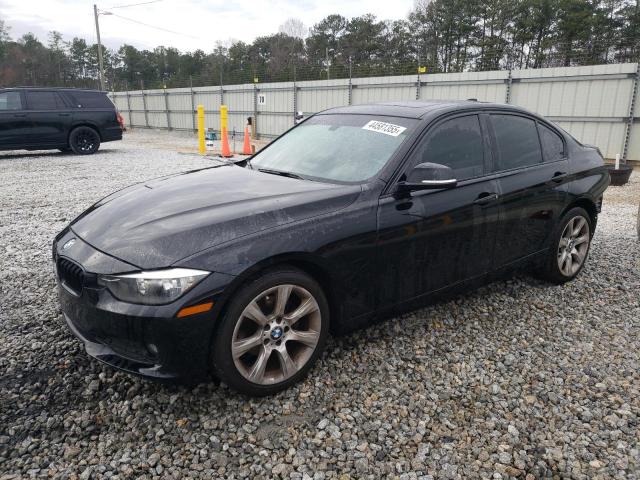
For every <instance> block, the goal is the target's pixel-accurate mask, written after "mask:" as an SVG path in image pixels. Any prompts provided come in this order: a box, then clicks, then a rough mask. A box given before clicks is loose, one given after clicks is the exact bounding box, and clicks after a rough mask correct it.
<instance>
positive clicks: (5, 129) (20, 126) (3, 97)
mask: <svg viewBox="0 0 640 480" xmlns="http://www.w3.org/2000/svg"><path fill="white" fill-rule="evenodd" d="M30 129H31V121H30V119H29V114H28V113H27V111H26V110H25V108H24V98H23V96H22V93H21V92H20V91H18V90H10V91H8V92H2V93H0V149H7V148H10V147H16V148H21V147H24V146H25V144H26V143H27V142H26V137H27V135H28V134H29V131H30Z"/></svg>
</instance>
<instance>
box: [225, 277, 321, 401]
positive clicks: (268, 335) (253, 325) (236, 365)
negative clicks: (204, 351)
mask: <svg viewBox="0 0 640 480" xmlns="http://www.w3.org/2000/svg"><path fill="white" fill-rule="evenodd" d="M328 331H329V307H328V304H327V300H326V297H325V295H324V292H323V291H322V288H321V287H320V286H319V285H318V283H317V282H316V281H315V280H314V279H313V278H311V277H310V276H309V275H307V274H305V273H304V272H301V271H299V270H297V269H294V268H279V269H277V270H272V271H269V272H266V273H265V274H263V275H262V276H260V277H259V278H257V279H255V280H253V281H252V282H250V283H249V284H248V285H246V286H244V287H243V288H242V289H241V290H240V291H239V292H238V293H237V294H236V295H235V296H234V297H233V299H232V300H231V302H230V304H229V306H228V308H227V309H226V313H225V314H224V316H223V318H222V320H221V324H220V326H219V328H218V330H217V332H216V335H215V337H214V339H213V344H212V362H213V369H214V373H215V374H216V375H217V376H218V377H219V378H220V380H222V381H223V382H224V383H226V384H227V385H229V386H230V387H231V388H234V389H235V390H238V391H239V392H241V393H244V394H247V395H253V396H263V395H270V394H273V393H276V392H278V391H280V390H284V389H286V388H287V387H289V386H290V385H293V384H294V383H296V382H297V381H299V380H301V379H302V378H304V376H305V375H306V374H307V372H308V371H309V369H310V368H311V367H312V365H313V364H314V362H315V361H316V359H317V358H318V356H319V355H320V353H321V352H322V350H323V348H324V344H325V341H326V337H327V334H328Z"/></svg>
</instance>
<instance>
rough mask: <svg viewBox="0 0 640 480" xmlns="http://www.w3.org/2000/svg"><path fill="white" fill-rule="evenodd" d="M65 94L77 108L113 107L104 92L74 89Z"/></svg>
mask: <svg viewBox="0 0 640 480" xmlns="http://www.w3.org/2000/svg"><path fill="white" fill-rule="evenodd" d="M67 94H68V95H69V96H70V97H71V98H72V99H73V104H74V106H75V107H77V108H114V106H113V103H111V100H109V97H107V94H106V93H101V92H89V91H86V92H85V91H82V90H76V91H70V92H67Z"/></svg>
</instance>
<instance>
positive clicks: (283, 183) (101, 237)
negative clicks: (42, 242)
mask: <svg viewBox="0 0 640 480" xmlns="http://www.w3.org/2000/svg"><path fill="white" fill-rule="evenodd" d="M360 191H361V187H360V186H359V185H335V184H328V183H320V182H312V181H308V180H298V179H293V178H288V177H282V176H278V175H272V174H267V173H262V172H258V171H255V170H249V169H246V168H242V167H238V166H233V165H224V166H218V167H211V168H206V169H202V170H196V171H192V172H187V173H183V174H177V175H173V176H169V177H163V178H159V179H155V180H152V181H149V182H145V183H141V184H137V185H133V186H131V187H128V188H125V189H124V190H121V191H119V192H116V193H114V194H111V195H109V196H108V197H105V198H104V199H102V200H100V201H99V202H98V203H96V204H95V205H93V206H92V207H91V208H89V209H88V210H87V211H86V212H84V213H83V214H82V215H80V216H79V217H78V218H77V219H75V220H74V221H73V223H72V224H71V228H72V230H73V231H74V232H75V234H76V235H78V236H79V237H80V238H82V239H83V240H84V241H86V242H87V243H89V244H91V245H92V246H94V247H95V248H96V249H98V250H101V251H103V252H105V253H108V254H109V255H113V256H115V257H117V258H119V259H121V260H124V261H125V262H128V263H130V264H133V265H135V266H137V267H140V268H142V269H149V268H160V267H166V266H169V265H171V264H173V263H175V262H176V261H178V260H180V259H182V258H185V257H187V256H189V255H193V254H194V253H197V252H199V251H201V250H204V249H206V248H210V247H213V246H215V245H219V244H221V243H224V242H228V241H230V240H233V239H235V238H238V237H242V236H244V235H249V234H252V233H256V232H259V231H261V230H265V229H269V228H273V227H275V226H279V225H284V224H287V223H292V222H295V221H298V220H302V219H305V218H309V217H313V216H317V215H322V214H326V213H329V212H333V211H336V210H339V209H341V208H344V207H346V206H348V205H349V204H351V203H352V202H353V201H354V200H355V199H356V198H357V196H358V194H359V193H360Z"/></svg>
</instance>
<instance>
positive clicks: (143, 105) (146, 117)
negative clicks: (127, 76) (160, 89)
mask: <svg viewBox="0 0 640 480" xmlns="http://www.w3.org/2000/svg"><path fill="white" fill-rule="evenodd" d="M140 91H141V92H142V108H144V126H145V127H147V128H149V114H148V112H147V97H146V95H145V93H144V80H142V79H140Z"/></svg>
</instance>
